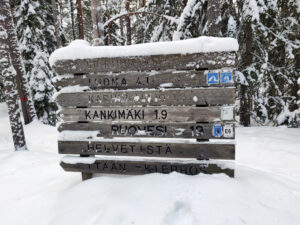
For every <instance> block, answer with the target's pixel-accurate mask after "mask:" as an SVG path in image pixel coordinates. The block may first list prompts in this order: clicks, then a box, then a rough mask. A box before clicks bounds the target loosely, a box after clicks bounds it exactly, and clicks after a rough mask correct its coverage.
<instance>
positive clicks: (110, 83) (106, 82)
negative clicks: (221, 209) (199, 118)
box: [54, 69, 234, 90]
mask: <svg viewBox="0 0 300 225" xmlns="http://www.w3.org/2000/svg"><path fill="white" fill-rule="evenodd" d="M221 71H229V72H231V73H232V77H233V78H232V80H231V82H224V81H222V80H221V79H219V80H217V81H216V82H209V81H208V79H207V78H208V73H211V72H214V73H220V76H221V73H222V74H223V72H221ZM224 73H225V72H224ZM55 80H56V81H55V82H54V84H55V87H57V88H58V89H61V88H63V87H67V86H70V85H79V86H82V87H89V89H90V90H101V89H105V88H107V89H119V90H121V89H134V88H186V87H190V88H195V87H210V86H211V87H219V86H220V87H223V86H224V87H232V86H234V82H233V81H234V73H233V72H232V70H230V69H225V70H214V71H207V70H206V71H195V70H186V71H176V70H175V71H152V72H125V73H124V72H123V73H89V74H83V75H75V76H72V75H68V76H60V77H59V76H58V77H57V79H55Z"/></svg>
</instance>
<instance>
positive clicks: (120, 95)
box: [56, 88, 235, 107]
mask: <svg viewBox="0 0 300 225" xmlns="http://www.w3.org/2000/svg"><path fill="white" fill-rule="evenodd" d="M56 101H57V103H58V104H59V105H60V106H64V107H66V106H80V107H90V106H112V105H113V106H180V105H182V106H192V105H211V106H213V105H223V104H234V101H235V88H195V89H166V90H153V89H150V90H126V91H101V92H100V91H98V92H77V93H76V92H75V93H61V94H59V95H58V96H57V98H56Z"/></svg>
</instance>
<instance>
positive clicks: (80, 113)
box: [58, 106, 234, 122]
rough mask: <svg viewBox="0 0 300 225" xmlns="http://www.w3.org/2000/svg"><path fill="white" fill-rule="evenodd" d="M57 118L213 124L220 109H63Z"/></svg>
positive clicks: (191, 107) (185, 107) (169, 107)
mask: <svg viewBox="0 0 300 225" xmlns="http://www.w3.org/2000/svg"><path fill="white" fill-rule="evenodd" d="M232 111H233V107H232ZM232 114H233V113H232ZM58 116H59V117H60V118H61V119H62V120H63V121H64V122H73V121H74V122H75V121H89V122H111V121H136V122H137V121H140V122H145V121H147V122H191V121H194V122H214V121H220V120H221V119H222V118H221V107H218V106H215V107H194V106H177V107H175V106H165V107H159V106H157V107H154V106H149V107H93V108H64V109H62V110H60V111H59V112H58ZM233 119H234V118H233V117H232V118H231V119H229V120H230V121H233Z"/></svg>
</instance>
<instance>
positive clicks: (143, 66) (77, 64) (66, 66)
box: [52, 52, 236, 74]
mask: <svg viewBox="0 0 300 225" xmlns="http://www.w3.org/2000/svg"><path fill="white" fill-rule="evenodd" d="M235 54H236V53H235V52H209V53H194V54H186V55H181V54H172V55H152V56H132V57H115V58H94V59H78V60H60V61H57V62H56V63H55V64H54V65H53V66H52V68H53V69H54V70H55V71H56V72H57V73H58V74H68V73H71V74H77V73H91V72H96V73H97V72H122V71H147V70H148V71H151V70H169V69H176V70H193V69H201V68H205V69H219V68H224V67H234V65H235Z"/></svg>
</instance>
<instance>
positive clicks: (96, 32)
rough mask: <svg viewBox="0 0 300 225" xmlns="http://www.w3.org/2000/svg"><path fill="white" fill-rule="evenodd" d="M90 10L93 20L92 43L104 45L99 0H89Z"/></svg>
mask: <svg viewBox="0 0 300 225" xmlns="http://www.w3.org/2000/svg"><path fill="white" fill-rule="evenodd" d="M91 12H92V21H93V36H94V37H93V45H96V46H99V45H104V27H103V12H102V9H101V0H91Z"/></svg>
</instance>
